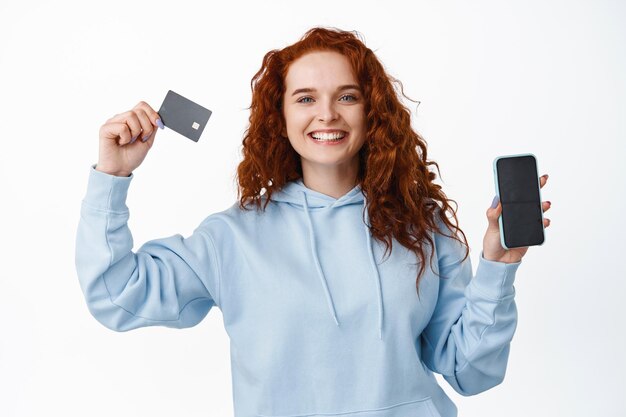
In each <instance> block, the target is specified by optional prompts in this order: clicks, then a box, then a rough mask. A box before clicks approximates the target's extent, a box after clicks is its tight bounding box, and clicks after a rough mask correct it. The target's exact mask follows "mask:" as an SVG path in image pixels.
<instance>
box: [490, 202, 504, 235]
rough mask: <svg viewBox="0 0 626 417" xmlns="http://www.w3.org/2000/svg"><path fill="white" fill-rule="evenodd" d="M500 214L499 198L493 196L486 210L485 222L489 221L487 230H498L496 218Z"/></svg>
mask: <svg viewBox="0 0 626 417" xmlns="http://www.w3.org/2000/svg"><path fill="white" fill-rule="evenodd" d="M501 213H502V204H500V198H499V197H498V196H495V197H494V198H493V201H492V202H491V207H489V208H488V209H487V220H488V221H489V228H490V229H492V230H496V229H497V230H500V225H499V224H498V218H499V217H500V214H501Z"/></svg>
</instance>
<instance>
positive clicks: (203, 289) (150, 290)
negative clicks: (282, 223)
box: [75, 165, 219, 331]
mask: <svg viewBox="0 0 626 417" xmlns="http://www.w3.org/2000/svg"><path fill="white" fill-rule="evenodd" d="M133 177H134V176H133V174H131V175H130V176H129V177H117V176H114V175H109V174H106V173H103V172H100V171H97V170H96V169H95V165H92V166H91V171H90V174H89V181H88V186H87V193H86V196H85V198H84V199H83V201H82V205H81V211H80V221H79V224H78V229H77V234H76V252H75V256H76V258H75V262H76V271H77V273H78V279H79V283H80V286H81V289H82V291H83V294H84V296H85V300H86V302H87V306H88V308H89V311H90V312H91V314H92V315H93V316H94V317H95V318H96V319H97V320H98V321H99V322H100V323H102V324H103V325H104V326H106V327H108V328H109V329H112V330H115V331H127V330H131V329H135V328H138V327H146V326H165V327H175V328H184V327H191V326H194V325H196V324H197V323H199V322H200V321H201V320H202V319H203V318H204V317H205V316H206V315H207V314H208V312H209V310H210V309H211V308H212V307H213V306H214V305H216V304H218V305H219V300H218V299H217V298H216V297H215V295H217V294H219V275H218V274H219V269H218V265H217V258H216V250H215V246H214V243H213V240H212V239H211V236H210V235H209V234H208V233H207V232H206V231H204V230H202V229H201V227H198V228H196V230H194V231H193V234H192V235H191V236H189V237H187V238H184V237H183V236H181V235H179V234H176V235H174V236H170V237H166V238H161V239H155V240H151V241H149V242H146V243H145V244H144V245H143V246H141V247H140V248H139V249H138V250H137V251H136V252H133V251H132V248H133V237H132V235H131V232H130V230H129V228H128V224H127V222H128V218H129V211H128V207H127V206H126V196H127V192H128V187H129V185H130V182H131V180H132V178H133Z"/></svg>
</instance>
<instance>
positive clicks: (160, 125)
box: [156, 119, 165, 129]
mask: <svg viewBox="0 0 626 417" xmlns="http://www.w3.org/2000/svg"><path fill="white" fill-rule="evenodd" d="M156 123H157V125H158V126H159V129H165V126H164V125H163V122H162V121H161V119H156Z"/></svg>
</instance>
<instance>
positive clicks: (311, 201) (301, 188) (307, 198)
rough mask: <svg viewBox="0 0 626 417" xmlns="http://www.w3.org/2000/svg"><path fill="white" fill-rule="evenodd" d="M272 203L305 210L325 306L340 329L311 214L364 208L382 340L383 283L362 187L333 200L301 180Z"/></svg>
mask: <svg viewBox="0 0 626 417" xmlns="http://www.w3.org/2000/svg"><path fill="white" fill-rule="evenodd" d="M271 199H272V201H275V202H277V203H285V204H289V205H291V206H294V207H296V208H298V209H301V210H303V216H304V217H306V222H307V224H308V230H309V240H310V248H311V257H312V258H313V260H314V263H315V267H316V269H317V275H318V277H319V280H320V284H321V286H322V288H323V290H324V294H325V296H326V303H327V305H328V310H329V312H330V315H331V316H332V318H333V320H334V321H335V324H336V325H337V326H339V325H340V321H339V318H338V317H337V312H336V309H335V303H334V301H333V297H332V294H331V293H330V291H329V289H328V283H327V280H326V276H325V275H324V269H323V268H322V263H321V262H320V259H319V255H318V250H317V238H316V236H315V225H314V223H313V220H312V218H311V214H310V212H311V210H316V209H317V210H319V209H328V210H332V209H335V208H338V207H342V206H345V205H351V204H359V205H362V206H363V209H362V213H363V218H364V223H363V233H365V242H366V244H367V252H368V254H369V259H370V266H371V269H372V279H374V280H375V284H376V285H375V288H376V294H374V295H373V296H375V297H376V300H377V304H378V338H379V339H382V331H383V317H384V316H383V312H384V308H383V298H382V291H381V283H380V273H379V271H378V267H377V266H376V261H375V259H374V251H373V249H372V237H371V233H370V229H369V227H370V224H369V214H368V210H367V200H366V199H365V196H364V195H363V192H362V191H361V186H360V185H357V186H355V187H354V188H353V189H352V190H350V191H348V192H347V193H346V194H344V195H343V196H341V197H339V198H334V197H331V196H328V195H326V194H322V193H320V192H317V191H315V190H311V189H310V188H307V187H306V186H305V185H304V182H303V181H302V179H301V178H300V179H297V180H295V181H291V182H289V183H287V184H286V185H285V186H284V187H283V188H282V189H281V190H279V191H276V192H274V193H273V194H272V197H271Z"/></svg>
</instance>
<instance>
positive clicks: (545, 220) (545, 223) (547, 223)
mask: <svg viewBox="0 0 626 417" xmlns="http://www.w3.org/2000/svg"><path fill="white" fill-rule="evenodd" d="M550 223H551V221H550V219H547V218H546V219H543V227H548V226H550Z"/></svg>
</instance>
